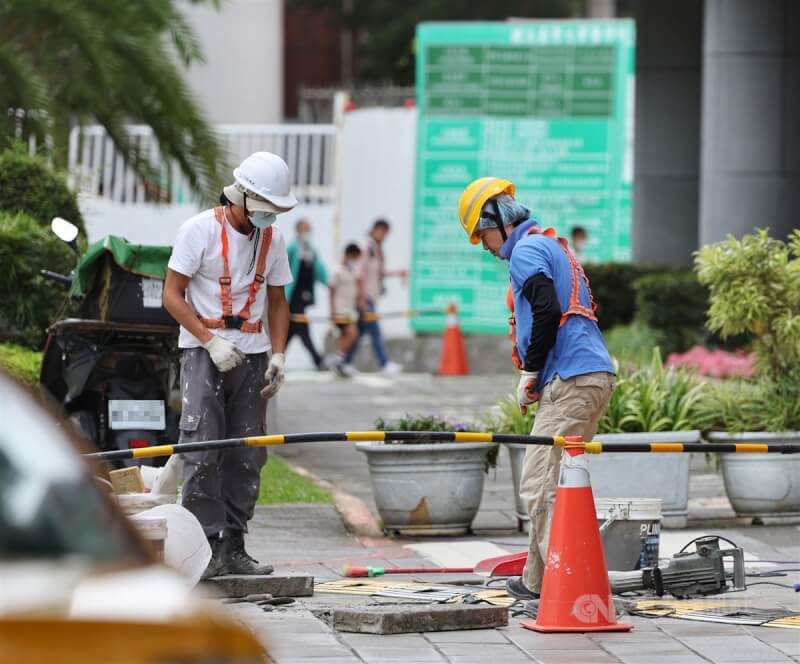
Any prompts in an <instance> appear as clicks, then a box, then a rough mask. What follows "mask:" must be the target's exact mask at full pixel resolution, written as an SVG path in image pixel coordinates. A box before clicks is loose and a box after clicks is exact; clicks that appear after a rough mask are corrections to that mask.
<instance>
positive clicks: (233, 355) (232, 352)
mask: <svg viewBox="0 0 800 664" xmlns="http://www.w3.org/2000/svg"><path fill="white" fill-rule="evenodd" d="M203 348H205V349H206V350H207V351H208V354H209V355H211V361H212V362H213V363H214V365H215V366H216V367H217V369H218V370H219V371H230V370H231V369H233V368H234V367H238V366H239V365H240V364H241V363H242V362H244V354H243V353H242V351H240V350H239V349H238V348H236V346H234V345H233V344H232V343H231V342H230V341H228V340H227V339H223V338H222V337H218V336H216V335H213V336H212V337H211V339H210V340H209V341H206V342H205V343H204V344H203Z"/></svg>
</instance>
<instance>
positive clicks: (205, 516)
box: [179, 348, 269, 535]
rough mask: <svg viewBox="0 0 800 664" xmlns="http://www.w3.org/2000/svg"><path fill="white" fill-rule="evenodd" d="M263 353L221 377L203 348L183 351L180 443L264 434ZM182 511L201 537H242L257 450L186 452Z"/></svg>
mask: <svg viewBox="0 0 800 664" xmlns="http://www.w3.org/2000/svg"><path fill="white" fill-rule="evenodd" d="M268 360H269V358H268V355H267V353H256V354H252V355H245V359H244V362H242V364H241V365H239V366H238V367H236V368H234V369H231V370H230V371H226V372H224V373H221V372H220V371H218V370H217V368H216V366H214V363H213V362H212V361H211V357H210V355H209V354H208V351H206V350H205V349H204V348H187V349H184V350H183V354H182V358H181V396H182V405H183V411H182V413H181V421H180V429H181V433H180V441H179V442H181V443H194V442H199V441H204V440H218V439H220V438H241V437H244V436H260V435H263V434H264V433H266V403H267V402H266V401H264V399H262V398H261V395H260V394H259V392H260V390H261V389H262V388H263V387H264V372H265V371H266V368H267V363H268ZM183 458H184V461H185V465H184V471H183V506H184V507H185V508H186V509H188V510H189V511H190V512H192V514H194V515H195V516H196V517H197V519H198V520H199V521H200V524H201V525H202V526H203V530H204V531H205V533H206V535H213V534H215V533H218V532H220V531H221V530H223V529H225V528H228V529H231V530H239V531H243V532H246V531H247V522H248V521H249V520H250V519H251V518H252V517H253V510H254V509H255V504H256V500H257V499H258V492H259V488H260V485H261V479H260V478H261V468H262V467H263V465H264V463H265V462H266V460H267V450H266V449H265V448H263V447H252V448H250V447H242V448H233V449H225V450H208V451H204V452H190V453H188V454H184V455H183Z"/></svg>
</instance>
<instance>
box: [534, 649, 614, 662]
mask: <svg viewBox="0 0 800 664" xmlns="http://www.w3.org/2000/svg"><path fill="white" fill-rule="evenodd" d="M527 654H528V655H530V656H531V657H532V658H533V660H534V661H535V662H538V663H539V664H619V661H620V660H619V659H617V658H616V657H614V656H613V655H609V654H608V653H606V652H603V651H602V650H569V649H563V650H542V651H537V650H528V651H527Z"/></svg>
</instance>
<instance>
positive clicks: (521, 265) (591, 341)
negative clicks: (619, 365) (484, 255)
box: [499, 219, 614, 390]
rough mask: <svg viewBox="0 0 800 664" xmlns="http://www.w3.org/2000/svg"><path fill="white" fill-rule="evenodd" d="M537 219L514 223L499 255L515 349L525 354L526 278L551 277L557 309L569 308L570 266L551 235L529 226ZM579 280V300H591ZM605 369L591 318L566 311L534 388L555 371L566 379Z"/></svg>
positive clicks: (528, 320)
mask: <svg viewBox="0 0 800 664" xmlns="http://www.w3.org/2000/svg"><path fill="white" fill-rule="evenodd" d="M534 225H535V226H538V225H539V224H538V222H536V221H535V220H534V219H529V220H528V221H526V222H523V223H522V224H520V225H519V226H517V227H516V228H515V229H514V232H513V233H511V235H509V236H508V239H507V240H506V242H505V243H504V244H503V246H502V247H501V248H500V252H499V253H500V257H501V258H504V259H505V260H507V261H508V262H509V272H510V273H511V291H512V294H513V299H514V313H515V316H516V320H517V339H516V343H517V352H518V353H519V356H520V357H521V358H524V357H525V353H526V352H527V350H528V345H529V344H530V339H531V329H532V327H533V324H534V320H533V311H532V310H531V305H530V303H529V302H528V300H527V299H526V298H525V296H524V295H523V294H522V287H523V286H524V285H525V282H526V281H528V279H530V278H531V277H533V276H536V275H537V274H538V273H540V272H541V273H542V274H544V275H545V276H546V277H548V278H549V279H551V280H552V281H553V284H554V285H555V289H556V295H557V296H558V302H559V304H560V305H561V311H562V312H563V311H566V310H567V309H568V308H569V301H570V293H571V291H572V266H571V265H570V262H569V258H567V255H566V253H565V252H564V249H563V248H562V247H561V245H560V244H559V243H558V241H557V240H556V239H555V238H551V237H547V236H546V235H540V234H536V233H533V234H531V235H528V234H527V233H528V230H529V229H530V228H531V226H534ZM579 283H580V294H579V298H580V302H581V304H582V305H584V306H586V307H590V306H591V301H590V299H589V291H588V289H587V288H586V283H585V282H584V280H583V279H580V280H579ZM595 371H604V372H607V373H612V374H613V373H614V365H613V364H612V362H611V357H610V356H609V354H608V349H607V348H606V343H605V340H604V339H603V335H602V333H601V332H600V328H599V327H598V326H597V323H596V322H595V321H592V320H589V319H588V318H585V317H583V316H569V317H568V318H567V321H566V322H565V323H564V325H562V326H561V327H560V328H559V329H558V334H557V335H556V343H555V345H554V346H553V347H552V348H551V349H550V352H549V353H548V354H547V358H546V360H545V364H544V367H542V370H541V371H540V372H539V387H538V389H539V390H542V389H543V388H544V386H545V385H547V384H548V383H550V382H551V381H552V380H553V378H554V377H555V376H556V374H558V376H560V377H561V378H562V379H564V380H566V379H568V378H572V377H573V376H581V375H583V374H588V373H593V372H595Z"/></svg>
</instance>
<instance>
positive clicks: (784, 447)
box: [86, 431, 800, 461]
mask: <svg viewBox="0 0 800 664" xmlns="http://www.w3.org/2000/svg"><path fill="white" fill-rule="evenodd" d="M401 440H402V441H414V440H416V441H419V442H445V443H447V442H449V443H501V444H502V443H516V444H522V445H544V446H555V447H561V448H568V447H580V448H583V449H584V451H585V452H587V453H588V454H602V453H608V452H636V453H687V452H713V453H726V452H734V453H740V454H742V453H745V454H747V453H749V454H753V453H763V452H771V453H778V454H800V444H796V443H601V442H596V441H593V442H588V443H584V442H582V441H581V440H580V438H573V437H569V436H567V437H564V436H524V435H517V434H507V433H481V432H477V431H344V432H318V433H287V434H272V435H265V436H249V437H247V438H225V439H222V440H206V441H201V442H195V443H176V444H173V445H154V446H152V447H140V448H135V449H129V450H113V451H111V452H95V453H94V454H87V455H86V456H87V457H89V458H92V459H96V460H99V461H120V460H124V459H149V458H152V457H164V456H172V455H173V454H183V453H186V452H202V451H206V450H217V449H229V448H237V447H265V446H269V445H296V444H299V443H335V442H351V443H355V442H368V441H373V442H392V441H401Z"/></svg>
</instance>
